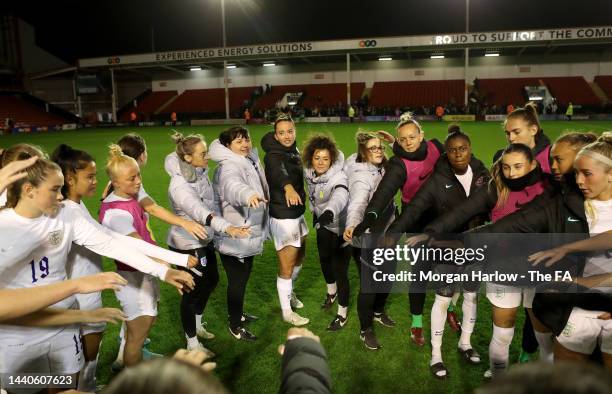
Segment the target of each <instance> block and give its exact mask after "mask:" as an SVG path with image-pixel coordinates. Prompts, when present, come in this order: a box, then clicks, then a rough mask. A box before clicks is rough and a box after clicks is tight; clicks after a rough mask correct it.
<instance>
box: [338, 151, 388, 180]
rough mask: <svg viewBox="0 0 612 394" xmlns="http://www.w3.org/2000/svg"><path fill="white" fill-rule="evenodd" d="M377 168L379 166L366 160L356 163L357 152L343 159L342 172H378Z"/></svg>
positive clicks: (347, 173)
mask: <svg viewBox="0 0 612 394" xmlns="http://www.w3.org/2000/svg"><path fill="white" fill-rule="evenodd" d="M379 169H380V168H379V167H377V166H375V165H374V164H371V163H368V162H362V163H358V162H357V153H353V154H352V155H350V156H349V157H348V159H346V160H345V161H344V172H345V173H346V175H349V174H352V173H358V172H360V173H363V172H368V173H378V172H379Z"/></svg>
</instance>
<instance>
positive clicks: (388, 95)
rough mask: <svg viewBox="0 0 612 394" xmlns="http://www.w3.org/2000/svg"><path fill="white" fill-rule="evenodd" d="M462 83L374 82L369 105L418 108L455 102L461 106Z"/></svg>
mask: <svg viewBox="0 0 612 394" xmlns="http://www.w3.org/2000/svg"><path fill="white" fill-rule="evenodd" d="M463 89H464V82H463V81H462V80H460V79H454V80H446V81H403V82H375V83H374V87H373V88H372V92H371V96H370V104H371V105H373V106H376V107H403V106H406V105H407V106H411V107H420V106H423V105H425V106H434V105H439V104H446V103H449V102H451V101H455V102H456V103H459V104H461V105H463Z"/></svg>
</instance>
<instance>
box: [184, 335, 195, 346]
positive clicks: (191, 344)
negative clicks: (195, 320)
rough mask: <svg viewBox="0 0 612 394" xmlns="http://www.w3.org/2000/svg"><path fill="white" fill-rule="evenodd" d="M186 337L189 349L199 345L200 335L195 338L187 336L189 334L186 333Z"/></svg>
mask: <svg viewBox="0 0 612 394" xmlns="http://www.w3.org/2000/svg"><path fill="white" fill-rule="evenodd" d="M185 338H187V348H188V349H189V348H194V347H196V346H198V336H197V335H196V336H195V337H193V338H190V337H188V336H187V334H185Z"/></svg>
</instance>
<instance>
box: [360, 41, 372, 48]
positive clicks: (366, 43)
mask: <svg viewBox="0 0 612 394" xmlns="http://www.w3.org/2000/svg"><path fill="white" fill-rule="evenodd" d="M375 46H376V40H361V41H359V48H374V47H375Z"/></svg>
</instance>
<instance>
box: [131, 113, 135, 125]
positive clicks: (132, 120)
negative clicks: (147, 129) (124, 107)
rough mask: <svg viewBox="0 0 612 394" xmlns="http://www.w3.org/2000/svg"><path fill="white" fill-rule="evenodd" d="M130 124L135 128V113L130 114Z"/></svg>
mask: <svg viewBox="0 0 612 394" xmlns="http://www.w3.org/2000/svg"><path fill="white" fill-rule="evenodd" d="M130 123H131V124H132V126H134V127H135V126H136V111H132V112H130Z"/></svg>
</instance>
